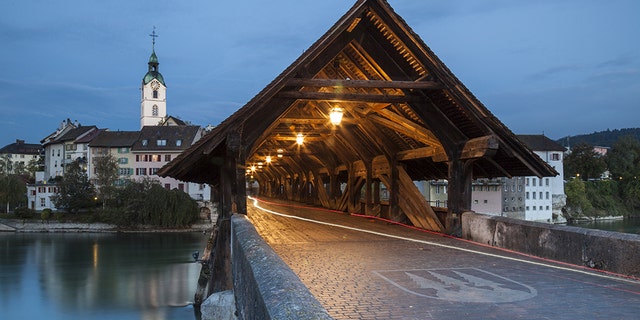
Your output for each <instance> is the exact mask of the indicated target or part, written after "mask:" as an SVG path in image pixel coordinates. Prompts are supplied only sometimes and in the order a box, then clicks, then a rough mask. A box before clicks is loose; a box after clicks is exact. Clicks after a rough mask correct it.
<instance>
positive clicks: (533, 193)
mask: <svg viewBox="0 0 640 320" xmlns="http://www.w3.org/2000/svg"><path fill="white" fill-rule="evenodd" d="M531 194H532V195H533V199H534V200H535V199H536V193H535V192H531Z"/></svg>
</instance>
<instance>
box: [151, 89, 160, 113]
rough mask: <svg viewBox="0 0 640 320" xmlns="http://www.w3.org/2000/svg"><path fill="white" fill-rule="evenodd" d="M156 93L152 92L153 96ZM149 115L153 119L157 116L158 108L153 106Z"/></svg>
mask: <svg viewBox="0 0 640 320" xmlns="http://www.w3.org/2000/svg"><path fill="white" fill-rule="evenodd" d="M156 92H157V91H154V94H155V93H156ZM154 98H155V97H154ZM151 114H152V115H153V116H154V117H157V116H158V106H156V105H153V108H151Z"/></svg>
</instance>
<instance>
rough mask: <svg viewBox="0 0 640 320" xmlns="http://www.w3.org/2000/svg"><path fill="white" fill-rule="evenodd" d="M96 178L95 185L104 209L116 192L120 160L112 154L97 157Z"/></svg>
mask: <svg viewBox="0 0 640 320" xmlns="http://www.w3.org/2000/svg"><path fill="white" fill-rule="evenodd" d="M95 168H96V177H95V179H94V184H95V186H96V188H97V191H98V195H99V196H100V198H102V208H105V207H106V206H107V202H108V201H109V200H111V199H112V198H113V196H114V194H115V191H116V186H115V183H116V180H118V168H119V166H118V160H117V159H116V158H115V157H114V156H112V155H111V154H108V155H105V156H101V157H97V158H96V159H95Z"/></svg>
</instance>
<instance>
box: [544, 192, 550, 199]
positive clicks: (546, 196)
mask: <svg viewBox="0 0 640 320" xmlns="http://www.w3.org/2000/svg"><path fill="white" fill-rule="evenodd" d="M545 199H549V191H547V192H546V193H545Z"/></svg>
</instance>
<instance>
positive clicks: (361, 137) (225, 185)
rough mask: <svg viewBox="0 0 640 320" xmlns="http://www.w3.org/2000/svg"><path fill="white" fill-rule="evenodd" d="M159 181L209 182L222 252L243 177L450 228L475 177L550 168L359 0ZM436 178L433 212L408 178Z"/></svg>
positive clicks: (295, 197) (404, 28)
mask: <svg viewBox="0 0 640 320" xmlns="http://www.w3.org/2000/svg"><path fill="white" fill-rule="evenodd" d="M159 174H160V175H162V176H172V177H174V178H177V179H180V180H184V181H193V182H200V183H209V184H212V185H214V186H217V188H215V189H217V190H219V194H218V195H217V196H216V197H217V198H218V199H219V203H220V204H219V207H220V208H221V214H220V218H219V221H218V225H217V228H218V237H219V238H218V245H222V246H221V247H225V246H226V244H225V243H226V242H228V232H229V230H228V218H229V215H230V214H231V212H232V211H235V212H237V213H246V202H245V198H246V195H247V188H246V186H247V185H248V182H254V181H255V182H256V183H257V184H258V185H259V186H260V187H259V188H258V192H259V194H260V195H261V196H267V197H274V198H282V199H288V200H292V201H301V202H307V203H308V202H311V203H314V204H317V205H321V206H323V207H325V208H329V209H334V210H340V211H345V212H359V213H364V214H371V215H378V216H382V217H385V218H388V219H393V220H400V221H406V222H408V223H410V224H413V225H415V226H417V227H420V228H425V229H430V230H434V231H442V232H450V233H452V232H455V230H456V228H457V227H458V226H459V218H458V217H459V216H460V214H461V213H463V212H464V211H468V210H470V208H471V181H472V179H473V178H479V177H511V176H531V175H535V176H540V177H542V176H552V175H555V174H557V173H556V172H555V170H554V169H553V168H551V167H550V166H549V165H547V164H546V163H545V162H544V161H542V160H541V159H540V158H539V157H538V156H536V155H535V154H534V153H533V152H532V151H531V150H529V149H528V148H527V147H526V146H525V145H524V144H523V143H522V142H520V141H519V140H518V138H517V137H516V136H515V135H514V134H513V133H512V132H511V131H510V130H509V129H508V128H507V127H506V126H505V125H504V124H502V123H501V122H500V121H499V120H498V119H497V118H496V117H495V116H494V115H493V114H491V112H490V111H489V110H488V109H487V108H486V107H485V106H484V105H483V104H482V103H481V102H480V101H479V100H478V99H476V97H475V96H474V95H473V94H472V93H471V92H470V91H469V90H468V89H467V88H466V87H465V86H464V85H463V84H462V83H461V82H460V80H459V79H458V78H456V77H455V75H453V74H452V73H451V71H450V70H449V69H448V68H447V67H446V66H445V64H444V63H443V62H442V61H440V59H439V58H438V57H437V56H436V55H435V54H434V53H433V52H432V51H431V49H429V47H428V46H427V45H426V44H425V43H424V42H423V41H422V39H420V37H419V36H418V35H416V34H415V33H414V32H413V31H412V30H411V28H410V27H409V26H408V25H407V24H406V23H405V21H404V20H403V19H402V18H401V17H400V16H398V15H397V14H396V13H395V12H394V10H393V9H392V8H391V7H390V6H389V4H388V3H387V2H386V1H384V0H358V1H357V2H356V3H355V5H354V6H353V7H352V8H351V9H350V10H349V11H348V12H347V13H346V14H344V15H343V16H342V17H341V18H340V19H339V20H338V21H337V22H336V23H335V24H334V25H333V27H331V28H330V29H329V30H328V31H327V33H325V34H324V35H323V36H322V37H321V38H320V39H318V40H317V41H316V42H315V43H314V44H313V45H312V46H311V47H310V48H309V49H307V50H306V51H305V52H304V53H303V54H302V55H301V56H300V57H299V58H298V59H297V60H296V61H294V62H293V63H292V64H291V65H290V66H289V67H288V68H287V69H285V70H284V71H283V72H282V73H281V74H280V75H279V76H278V77H276V78H275V79H274V80H273V81H272V82H271V83H270V84H269V85H268V86H267V87H265V88H264V89H263V90H262V91H260V92H259V93H258V94H257V95H256V96H255V97H254V98H253V99H251V100H250V101H249V102H248V103H247V104H245V105H244V106H243V107H241V108H240V109H239V110H237V111H236V112H235V113H234V114H233V115H231V116H230V117H228V118H227V119H226V120H224V121H223V122H222V123H220V124H219V125H218V126H217V127H215V128H214V129H213V130H212V131H211V132H210V133H208V134H207V135H206V136H205V137H203V138H202V139H201V140H199V141H198V142H197V143H195V144H194V145H193V146H192V147H191V148H189V149H188V150H186V151H185V152H183V153H182V154H181V155H180V156H179V157H177V158H176V159H174V161H172V162H171V163H169V164H168V165H167V166H165V167H164V168H162V169H161V170H160V172H159ZM435 179H446V180H447V181H448V203H447V209H446V212H445V213H444V214H441V215H438V214H436V213H435V211H434V210H433V208H432V207H431V206H430V205H429V203H427V202H426V200H425V199H424V197H423V196H422V195H421V194H420V192H419V191H418V189H417V188H416V186H415V184H414V183H413V181H416V180H435ZM225 248H228V246H226V247H225ZM219 257H221V258H220V259H224V257H225V254H220V255H218V254H217V255H216V259H218V258H219ZM221 268H225V267H224V266H222V267H221ZM222 272H224V270H222ZM223 287H224V285H223V284H221V288H222V289H224V288H223ZM214 291H216V290H215V289H214Z"/></svg>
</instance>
